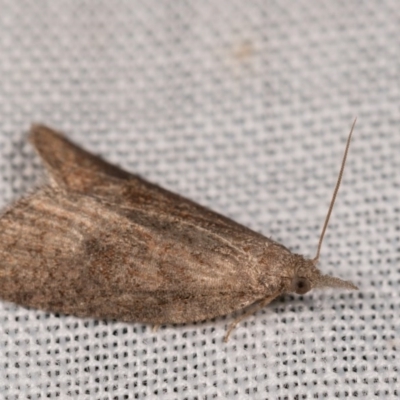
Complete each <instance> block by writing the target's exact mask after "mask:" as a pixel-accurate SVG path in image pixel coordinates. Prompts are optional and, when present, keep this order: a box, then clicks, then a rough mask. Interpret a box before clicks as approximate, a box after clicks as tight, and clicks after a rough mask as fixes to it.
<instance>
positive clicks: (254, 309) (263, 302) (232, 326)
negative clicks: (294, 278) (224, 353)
mask: <svg viewBox="0 0 400 400" xmlns="http://www.w3.org/2000/svg"><path fill="white" fill-rule="evenodd" d="M277 295H278V294H273V295H272V296H268V297H266V298H265V299H262V300H260V301H259V302H258V303H255V304H253V306H251V307H250V308H249V309H248V310H247V311H246V312H245V313H244V314H243V315H240V316H239V317H237V318H236V319H235V320H234V321H233V322H232V323H231V324H230V325H229V328H228V330H227V332H226V334H225V336H224V342H225V343H227V342H228V340H229V335H230V334H231V333H232V331H233V330H234V329H235V328H236V326H237V324H238V323H239V322H241V321H243V320H244V319H246V318H247V317H249V316H250V315H253V314H255V313H256V312H257V311H258V310H261V309H262V308H263V307H265V306H266V305H267V304H268V303H271V301H272V300H274V299H275V297H276V296H277Z"/></svg>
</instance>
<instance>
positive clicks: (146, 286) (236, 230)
mask: <svg viewBox="0 0 400 400" xmlns="http://www.w3.org/2000/svg"><path fill="white" fill-rule="evenodd" d="M354 124H355V121H354V123H353V126H352V129H351V132H350V134H349V138H348V141H347V145H346V150H345V154H344V157H343V161H342V167H341V170H340V174H339V178H338V181H337V184H336V188H335V191H334V195H333V198H332V201H331V206H330V208H329V212H328V215H327V217H326V221H325V224H324V227H323V230H322V234H321V238H320V241H319V245H318V250H317V255H316V257H315V258H314V259H311V260H309V259H305V258H304V257H303V256H301V255H299V254H293V253H291V252H290V251H289V250H288V249H287V248H286V247H284V246H282V245H281V244H279V243H276V242H274V241H273V240H271V239H268V238H266V237H264V236H262V235H261V234H259V233H256V232H253V231H252V230H250V229H248V228H246V227H244V226H242V225H240V224H238V223H236V222H234V221H232V220H230V219H229V218H226V217H224V216H222V215H219V214H217V213H215V212H213V211H210V210H208V209H207V208H205V207H202V206H200V205H198V204H196V203H194V202H192V201H190V200H188V199H185V198H184V197H181V196H179V195H177V194H174V193H171V192H169V191H168V190H165V189H162V188H160V187H159V186H157V185H154V184H152V183H149V182H147V181H145V180H143V179H141V178H140V177H138V176H136V175H132V174H130V173H128V172H125V171H123V170H122V169H120V168H118V167H116V166H114V165H111V164H109V163H107V162H106V161H103V160H102V159H100V158H99V157H97V156H94V155H92V154H90V153H88V152H86V151H85V150H83V149H81V148H79V147H78V146H76V145H75V144H73V143H71V142H70V141H69V140H67V139H66V138H65V137H64V136H63V135H61V134H59V133H57V132H54V131H53V130H51V129H49V128H47V127H45V126H40V125H38V126H33V127H32V129H31V134H30V140H31V142H32V144H33V146H34V147H35V149H36V150H37V152H38V154H39V156H40V157H41V159H42V161H43V163H44V165H45V167H46V169H47V171H48V174H49V177H50V183H49V184H48V185H46V186H44V187H42V188H40V189H38V190H36V191H35V192H34V193H33V194H30V195H28V196H26V197H25V198H22V199H20V200H19V201H17V202H16V203H15V204H14V205H13V206H11V207H10V208H9V209H8V210H6V211H5V212H4V213H3V215H2V216H1V218H0V297H1V298H2V299H4V300H7V301H10V302H14V303H17V304H21V305H24V306H28V307H34V308H39V309H43V310H47V311H50V312H60V313H64V314H72V315H75V316H80V317H94V318H102V319H117V320H121V321H138V322H144V323H150V324H154V325H160V324H171V323H186V322H195V321H203V320H207V319H211V318H214V317H217V316H221V315H225V314H229V313H232V312H233V311H236V310H239V309H242V308H244V307H247V306H249V305H254V306H253V307H250V308H249V310H248V312H247V313H245V314H244V315H242V316H241V317H239V318H238V319H236V320H235V321H234V322H233V323H232V324H231V326H230V328H229V329H228V332H227V334H226V339H227V338H228V335H229V333H230V332H231V330H232V329H233V328H234V326H235V325H236V324H237V323H238V322H239V320H240V319H242V318H243V317H244V316H246V315H249V314H251V313H253V312H255V311H256V310H257V309H259V308H261V307H263V306H265V305H266V304H268V303H270V302H271V301H272V300H273V299H275V298H276V297H277V296H279V295H281V294H283V293H288V292H289V293H292V292H294V293H297V294H304V293H307V292H308V291H310V290H311V289H313V288H320V287H334V288H345V289H357V287H356V286H354V285H353V284H352V283H350V282H346V281H343V280H341V279H339V278H334V277H331V276H327V275H323V274H322V273H321V272H320V271H319V270H318V269H317V267H316V264H317V261H318V258H319V254H320V250H321V244H322V240H323V237H324V234H325V230H326V227H327V224H328V221H329V217H330V214H331V211H332V207H333V204H334V201H335V198H336V194H337V191H338V188H339V185H340V181H341V177H342V173H343V168H344V164H345V161H346V157H347V152H348V149H349V144H350V140H351V135H352V132H353V128H354Z"/></svg>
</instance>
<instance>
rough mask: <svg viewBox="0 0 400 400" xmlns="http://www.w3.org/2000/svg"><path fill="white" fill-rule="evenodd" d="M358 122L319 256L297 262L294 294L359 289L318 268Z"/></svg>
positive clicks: (340, 175)
mask: <svg viewBox="0 0 400 400" xmlns="http://www.w3.org/2000/svg"><path fill="white" fill-rule="evenodd" d="M356 120H357V118H356V119H355V120H354V122H353V125H352V127H351V130H350V133H349V136H348V138H347V143H346V148H345V151H344V155H343V159H342V164H341V167H340V171H339V176H338V179H337V182H336V186H335V190H334V191H333V196H332V200H331V204H330V206H329V209H328V213H327V216H326V218H325V222H324V225H323V228H322V232H321V235H320V238H319V242H318V249H317V254H316V256H315V257H314V258H313V259H312V260H306V259H303V260H298V261H297V262H296V266H298V268H296V269H295V275H294V276H293V279H292V282H291V288H290V289H291V291H292V292H295V293H298V294H304V293H307V292H308V291H309V290H311V289H313V288H322V287H331V288H343V289H353V290H357V289H358V288H357V286H355V285H353V284H352V283H351V282H348V281H344V280H342V279H339V278H335V277H333V276H329V275H322V274H321V272H320V271H319V270H318V268H317V266H316V265H317V263H318V260H319V255H320V252H321V246H322V242H323V240H324V236H325V232H326V228H327V227H328V222H329V218H330V216H331V213H332V209H333V205H334V204H335V200H336V195H337V193H338V191H339V187H340V183H341V181H342V176H343V171H344V166H345V164H346V159H347V153H348V151H349V147H350V142H351V136H352V134H353V130H354V126H355V124H356Z"/></svg>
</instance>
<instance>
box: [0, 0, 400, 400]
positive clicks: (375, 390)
mask: <svg viewBox="0 0 400 400" xmlns="http://www.w3.org/2000/svg"><path fill="white" fill-rule="evenodd" d="M0 10H1V13H0V33H1V34H0V55H1V57H0V204H1V206H2V207H5V206H7V205H8V204H10V203H11V202H12V201H13V200H15V199H16V198H18V197H20V196H22V195H23V194H24V193H26V192H28V191H29V190H31V188H32V187H34V186H35V185H37V184H39V183H40V182H41V179H43V170H42V168H41V167H40V162H39V160H38V158H37V157H36V156H35V154H34V151H33V150H32V148H31V147H30V145H29V144H28V143H27V142H26V132H27V130H28V129H29V126H30V124H31V123H32V122H42V123H45V124H47V125H49V126H52V127H54V128H56V129H58V130H61V131H63V132H65V133H66V134H67V135H68V137H70V138H71V139H72V140H74V141H75V142H76V143H78V144H80V145H81V146H83V147H85V148H86V149H88V150H90V151H92V152H94V153H96V154H100V155H102V156H103V157H105V158H106V159H107V160H109V161H111V162H113V163H116V164H118V165H120V166H122V167H124V168H125V169H127V170H129V171H132V172H135V173H138V174H140V175H141V176H143V177H145V178H146V179H148V180H150V181H153V182H155V183H158V184H160V185H162V186H164V187H166V188H168V189H170V190H173V191H175V192H177V193H180V194H182V195H184V196H186V197H189V198H191V199H193V200H195V201H197V202H199V203H201V204H203V205H206V206H208V207H210V208H212V209H214V210H215V211H218V212H221V213H223V214H224V215H227V216H229V217H231V218H233V219H235V220H236V221H238V222H240V223H242V224H244V225H246V226H248V227H250V228H252V229H254V230H256V231H259V232H262V233H263V234H264V235H266V236H268V237H272V238H273V239H274V240H277V241H279V242H281V243H282V244H284V245H285V246H287V247H288V248H290V249H291V250H292V251H294V252H297V253H301V254H304V255H306V256H309V257H312V256H313V255H314V254H315V251H316V246H317V242H318V237H319V234H320V230H321V226H322V223H323V220H324V218H325V215H326V212H327V209H328V205H329V202H330V197H331V195H332V191H333V187H334V184H335V181H336V178H337V173H338V170H339V166H340V161H341V156H342V153H343V150H344V144H345V139H346V136H347V134H348V132H349V129H350V126H351V124H352V122H353V119H354V118H355V117H358V122H357V125H356V130H355V134H354V140H353V143H352V147H351V150H350V155H349V160H348V163H347V167H346V171H345V175H344V180H343V183H342V187H341V189H340V192H339V196H338V200H337V204H336V206H335V208H334V211H333V214H332V220H331V223H330V225H329V228H328V232H327V235H326V240H325V243H324V245H323V247H322V255H321V258H320V264H319V267H320V268H321V270H322V271H323V272H324V273H329V274H332V275H335V276H338V277H341V278H343V279H346V280H350V281H352V282H354V283H355V284H356V285H358V286H359V288H360V290H359V291H358V292H348V291H343V290H325V291H323V290H319V291H317V290H316V291H313V292H311V293H308V294H306V295H304V296H294V295H293V296H291V295H287V296H283V297H280V298H279V299H277V300H275V301H274V302H273V303H271V304H270V305H269V306H267V307H266V308H265V309H263V310H261V311H259V312H257V313H256V314H255V315H254V316H251V317H249V318H247V319H246V320H245V321H244V322H242V323H241V324H240V325H239V326H238V328H237V329H236V330H235V331H234V332H233V334H232V336H231V338H230V341H229V342H228V343H227V344H225V343H223V336H224V333H225V329H226V327H227V325H228V324H229V323H230V322H232V316H226V317H223V318H217V319H216V320H213V321H205V322H203V323H197V324H188V325H185V326H165V327H162V328H161V329H160V330H158V331H157V332H153V331H152V327H151V326H148V325H143V324H140V323H132V324H127V323H120V322H105V321H95V320H90V319H87V320H83V319H79V318H75V317H72V316H64V315H53V314H49V313H45V312H43V311H40V310H27V309H25V308H23V307H20V306H16V305H14V304H10V303H6V302H3V301H1V302H0V398H1V399H6V400H17V399H57V398H60V399H67V398H79V399H118V400H119V399H130V398H132V399H134V398H137V399H153V398H162V399H188V400H189V399H190V400H195V399H199V400H200V399H207V400H208V399H216V398H218V399H224V398H227V399H246V398H249V399H344V398H349V397H356V398H360V399H363V398H368V399H373V398H376V399H395V398H399V396H400V389H399V388H400V372H399V367H400V294H399V293H400V264H399V261H400V255H399V250H400V202H399V200H400V39H399V38H400V7H399V2H398V1H396V0H392V1H390V0H384V1H378V0H371V1H368V2H355V1H344V0H343V1H314V2H310V1H306V0H302V1H296V2H293V1H286V0H285V1H282V0H279V1H278V0H276V1H261V0H259V1H257V0H254V1H246V2H244V1H241V0H229V1H218V0H217V1H215V0H206V1H198V2H189V1H159V0H151V1H122V0H96V1H95V0H86V1H81V0H76V1H71V0H58V1H51V0H35V1H29V0H19V1H15V0H0ZM0 262H1V260H0Z"/></svg>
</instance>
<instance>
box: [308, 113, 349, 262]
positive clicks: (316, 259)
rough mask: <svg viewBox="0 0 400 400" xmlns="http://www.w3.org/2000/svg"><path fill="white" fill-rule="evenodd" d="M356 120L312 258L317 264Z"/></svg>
mask: <svg viewBox="0 0 400 400" xmlns="http://www.w3.org/2000/svg"><path fill="white" fill-rule="evenodd" d="M356 121H357V118H355V119H354V122H353V125H352V126H351V130H350V133H349V136H348V138H347V143H346V149H345V150H344V155H343V159H342V165H341V167H340V172H339V176H338V179H337V182H336V186H335V190H334V191H333V196H332V200H331V204H330V205H329V210H328V214H327V215H326V218H325V222H324V226H323V228H322V232H321V235H320V237H319V242H318V249H317V254H316V256H315V257H314V258H313V260H312V261H313V263H314V264H316V263H317V262H318V259H319V255H320V253H321V247H322V242H323V240H324V236H325V232H326V228H327V227H328V223H329V218H330V217H331V214H332V209H333V206H334V204H335V200H336V196H337V193H338V191H339V187H340V183H341V182H342V176H343V171H344V167H345V165H346V159H347V153H348V152H349V147H350V142H351V136H352V135H353V130H354V126H355V124H356Z"/></svg>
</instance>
